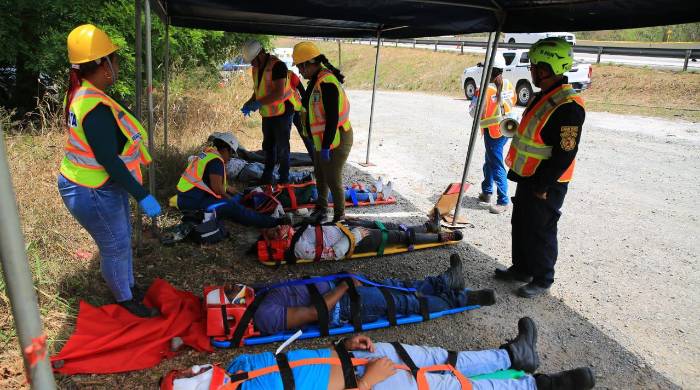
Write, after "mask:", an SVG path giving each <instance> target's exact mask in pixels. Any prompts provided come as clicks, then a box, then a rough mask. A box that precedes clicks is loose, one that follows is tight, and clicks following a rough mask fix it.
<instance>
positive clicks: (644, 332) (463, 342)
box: [328, 91, 700, 388]
mask: <svg viewBox="0 0 700 390" xmlns="http://www.w3.org/2000/svg"><path fill="white" fill-rule="evenodd" d="M370 96H371V94H370V92H368V91H351V92H350V99H351V101H352V110H351V116H352V123H353V127H354V129H355V146H354V149H353V152H352V155H351V158H350V159H351V160H352V165H353V166H354V167H359V166H358V165H357V164H356V163H357V162H359V161H364V159H365V151H366V139H367V123H368V119H369V107H370ZM466 106H467V102H465V101H464V100H462V99H454V98H449V97H443V96H433V95H423V94H416V93H394V92H381V93H379V94H378V98H377V103H376V107H375V122H374V129H373V131H374V137H373V140H372V151H371V153H372V154H371V161H372V162H373V163H375V164H377V165H376V166H374V167H370V168H366V169H365V168H362V169H363V170H364V172H366V173H369V174H371V175H372V176H375V177H376V176H382V177H383V178H385V180H386V179H389V180H392V181H393V182H394V183H395V187H394V188H396V189H397V191H398V192H399V193H400V194H401V195H402V196H403V197H404V198H405V199H403V200H402V201H401V202H400V203H399V204H398V205H396V206H393V207H383V208H381V209H380V208H376V209H372V208H367V209H363V210H359V211H356V212H359V213H369V214H370V215H372V216H382V217H383V218H387V217H412V218H413V219H416V218H418V219H419V217H418V216H422V215H425V212H427V211H428V210H429V209H430V206H431V205H432V203H433V202H434V201H435V200H436V198H437V197H438V194H439V193H440V192H441V191H442V190H443V189H444V188H445V187H446V185H447V184H448V183H450V182H455V181H459V180H460V178H461V172H462V166H463V163H464V158H465V155H466V148H467V143H468V132H469V129H470V126H471V122H470V120H469V118H468V116H467V115H466ZM482 142H483V141H481V139H480V140H479V141H478V144H477V148H476V151H477V153H476V155H475V157H474V159H473V163H472V168H471V173H470V175H469V181H470V182H471V183H479V182H480V180H481V177H482V175H481V169H480V167H481V164H482V163H483V147H482ZM697 156H700V124H697V123H690V122H683V121H668V120H661V119H656V118H647V117H636V116H624V115H615V114H607V113H588V117H587V120H586V123H585V125H584V130H583V142H582V146H581V148H580V152H579V158H578V163H577V169H576V173H575V178H574V181H573V182H572V184H571V185H570V187H569V194H568V195H567V199H566V201H565V205H564V209H563V217H562V219H561V221H560V224H559V228H560V233H559V237H560V255H559V260H560V261H559V264H558V265H557V281H556V282H555V285H554V286H553V288H552V291H551V296H547V297H541V298H538V299H534V300H524V299H520V298H517V297H515V296H514V295H513V294H512V290H513V289H514V287H516V286H513V285H509V284H507V283H502V282H496V281H494V280H493V279H492V278H491V275H492V272H493V268H494V267H495V266H497V265H508V264H510V224H509V220H510V212H507V213H505V214H503V215H491V214H489V213H488V211H486V210H485V207H484V206H482V205H479V203H478V202H477V201H476V200H475V197H476V195H477V194H478V192H479V186H478V185H477V186H473V187H472V188H471V189H470V190H469V191H468V192H467V197H466V199H465V201H464V203H463V206H464V207H465V208H464V210H465V213H466V215H467V216H468V218H469V219H470V222H471V223H472V224H473V225H474V227H473V228H469V229H468V230H466V239H465V242H464V243H463V244H461V245H459V246H458V247H455V248H450V249H440V250H435V251H428V252H417V253H414V254H407V255H401V256H393V257H388V258H383V259H376V260H372V261H358V262H352V263H347V264H344V265H341V264H333V265H328V267H329V270H330V269H333V270H335V269H340V268H348V269H351V270H353V271H359V272H366V273H368V274H369V275H373V276H398V277H419V276H420V275H426V274H430V273H434V272H436V271H437V270H441V269H442V268H443V267H446V266H447V264H448V260H447V259H448V254H449V253H450V252H451V251H457V252H459V253H460V254H462V255H463V258H464V259H465V264H466V265H467V270H468V271H467V275H466V276H467V278H468V280H469V283H468V284H469V285H470V286H472V287H474V288H485V287H490V288H495V289H496V290H497V292H498V293H499V298H500V300H499V303H498V304H497V305H496V306H492V307H488V308H482V309H480V310H478V311H474V312H469V313H465V314H460V315H457V316H454V317H450V318H447V319H441V320H436V321H432V322H430V323H425V324H419V325H415V326H408V327H400V328H395V329H387V330H383V331H378V332H373V334H372V336H373V337H374V338H376V339H379V340H394V339H397V338H398V339H400V340H402V341H405V342H414V343H428V344H435V345H442V346H446V347H450V348H489V347H494V346H497V345H498V344H499V342H500V341H501V340H503V339H504V338H505V337H508V336H510V335H511V334H512V333H513V332H514V329H515V324H516V321H517V319H518V318H519V317H521V316H524V315H528V316H531V317H533V318H534V319H535V320H536V321H537V322H538V324H539V326H540V329H541V338H540V340H541V341H540V344H541V346H540V351H541V354H542V356H543V359H542V360H543V364H542V367H541V369H542V370H543V371H558V370H562V369H567V368H572V367H575V366H580V365H589V366H592V367H594V369H595V370H596V374H597V378H598V384H599V386H600V387H601V388H676V387H683V388H693V387H695V388H697V386H698V385H697V380H698V379H700V370H699V369H698V363H700V331H699V330H698V324H699V322H698V319H699V315H698V314H699V310H698V307H697V302H698V298H700V289H699V288H698V287H700V277H699V274H698V264H697V258H698V246H697V243H696V242H695V240H696V239H697V237H700V223H698V221H699V220H700V211H698V208H697V207H696V205H695V202H694V195H693V194H694V192H695V191H696V190H697V189H698V185H697V184H696V181H695V180H694V178H695V176H697V174H698V173H700V162H698V160H697ZM356 175H359V173H358V172H357V171H355V169H354V168H348V172H347V176H356ZM514 190H515V188H514V185H513V186H511V188H510V192H511V194H512V193H514ZM343 266H345V267H343Z"/></svg>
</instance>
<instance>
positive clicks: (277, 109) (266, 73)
mask: <svg viewBox="0 0 700 390" xmlns="http://www.w3.org/2000/svg"><path fill="white" fill-rule="evenodd" d="M279 61H280V59H279V58H277V57H275V56H273V55H272V54H270V55H269V59H268V60H267V64H266V65H265V69H263V74H262V78H260V77H259V75H258V72H259V69H258V67H257V66H254V67H253V90H254V91H255V100H260V99H262V98H264V97H265V96H267V95H268V94H269V93H270V90H271V89H272V69H273V68H274V67H275V64H277V63H278V62H279ZM287 72H289V71H287ZM258 80H260V81H258ZM298 97H299V95H298V94H296V95H295V94H294V92H293V91H292V86H291V84H290V83H289V73H287V80H286V81H285V82H284V92H283V94H282V97H281V98H280V99H279V100H276V101H274V102H272V103H270V104H266V105H264V106H261V107H260V115H262V117H263V118H267V117H272V116H279V115H282V114H283V113H284V102H286V101H287V100H289V101H290V103H292V105H293V106H294V107H295V108H296V107H299V106H301V99H299V98H298Z"/></svg>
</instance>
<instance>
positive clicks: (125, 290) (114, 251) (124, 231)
mask: <svg viewBox="0 0 700 390" xmlns="http://www.w3.org/2000/svg"><path fill="white" fill-rule="evenodd" d="M58 191H59V193H60V194H61V198H63V203H64V204H65V205H66V207H67V208H68V211H70V213H71V214H72V215H73V217H74V218H75V219H76V220H77V221H78V223H80V225H81V226H82V227H83V228H84V229H85V230H87V232H88V233H90V236H92V238H93V240H95V243H96V244H97V247H98V248H99V250H100V257H101V260H100V270H101V271H102V277H103V278H104V280H105V282H106V283H107V286H108V287H109V289H110V290H112V295H114V298H115V299H116V300H117V302H122V301H127V300H129V299H131V298H132V295H131V287H133V286H134V272H133V255H132V252H131V209H130V207H129V194H128V193H127V192H126V191H125V190H124V189H123V188H121V187H120V186H118V185H116V184H113V183H111V182H109V181H108V182H107V183H106V184H105V185H103V186H102V187H99V188H89V187H83V186H81V185H78V184H75V183H73V182H72V181H70V180H68V179H66V178H65V177H63V175H61V174H59V175H58Z"/></svg>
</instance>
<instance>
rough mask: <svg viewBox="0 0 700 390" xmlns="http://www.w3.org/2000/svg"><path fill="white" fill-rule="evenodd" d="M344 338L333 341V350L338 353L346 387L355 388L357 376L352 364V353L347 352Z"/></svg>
mask: <svg viewBox="0 0 700 390" xmlns="http://www.w3.org/2000/svg"><path fill="white" fill-rule="evenodd" d="M344 340H345V339H341V340H339V341H338V342H337V343H333V347H334V348H335V352H336V353H337V354H338V359H340V367H341V368H342V370H343V380H344V382H345V388H346V389H357V388H358V386H357V376H355V366H353V364H352V357H353V356H352V353H350V352H348V350H347V349H346V348H345V343H344V342H343V341H344Z"/></svg>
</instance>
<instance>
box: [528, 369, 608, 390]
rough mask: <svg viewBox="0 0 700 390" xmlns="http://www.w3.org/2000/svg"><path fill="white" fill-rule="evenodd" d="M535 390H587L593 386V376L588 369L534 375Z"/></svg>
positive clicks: (591, 371)
mask: <svg viewBox="0 0 700 390" xmlns="http://www.w3.org/2000/svg"><path fill="white" fill-rule="evenodd" d="M535 383H537V390H588V389H592V388H593V386H595V375H594V374H593V370H591V369H590V368H588V367H579V368H575V369H573V370H568V371H562V372H558V373H556V374H537V375H535Z"/></svg>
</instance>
